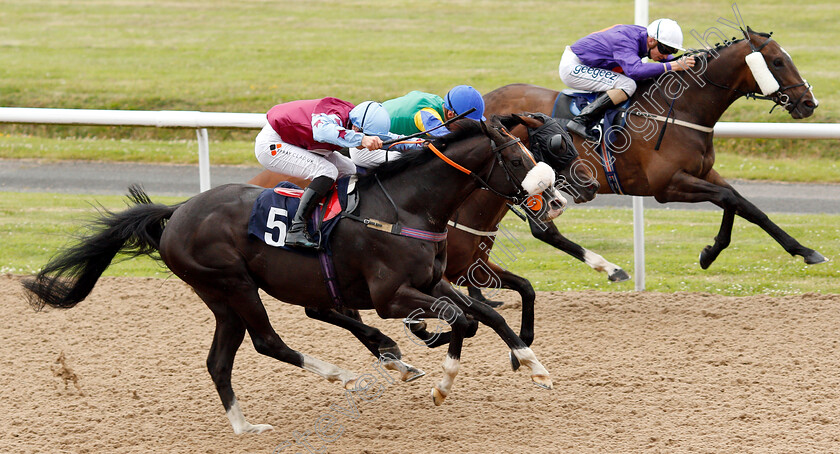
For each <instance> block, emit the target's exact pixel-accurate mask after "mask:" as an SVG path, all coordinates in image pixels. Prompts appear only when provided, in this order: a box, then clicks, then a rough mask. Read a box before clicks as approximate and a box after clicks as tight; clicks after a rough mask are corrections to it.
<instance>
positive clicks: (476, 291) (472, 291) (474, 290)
mask: <svg viewBox="0 0 840 454" xmlns="http://www.w3.org/2000/svg"><path fill="white" fill-rule="evenodd" d="M467 292H468V293H469V295H470V298H472V299H474V300H476V301H481V302H482V303H484V304H486V305H488V306H490V307H499V306H501V305H502V304H503V303H502V302H501V301H494V300H488V299H487V298H485V297H484V295H482V294H481V289H480V288H478V287H470V286H468V287H467Z"/></svg>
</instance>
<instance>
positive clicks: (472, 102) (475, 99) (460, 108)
mask: <svg viewBox="0 0 840 454" xmlns="http://www.w3.org/2000/svg"><path fill="white" fill-rule="evenodd" d="M443 107H446V108H447V109H449V110H451V111H453V112H455V114H456V115H460V114H461V113H463V112H466V111H468V110H470V109H471V108H473V107H475V111H474V112H473V113H471V114H469V115H467V118H470V119H473V120H475V121H485V120H487V119H486V118H484V98H482V97H481V93H479V92H478V90H476V89H475V88H473V87H471V86H469V85H458V86H457V87H455V88H453V89H452V90H449V93H447V94H446V97H445V98H444V99H443Z"/></svg>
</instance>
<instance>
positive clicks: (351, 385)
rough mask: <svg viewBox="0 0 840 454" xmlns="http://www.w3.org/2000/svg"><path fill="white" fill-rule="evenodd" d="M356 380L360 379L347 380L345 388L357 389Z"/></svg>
mask: <svg viewBox="0 0 840 454" xmlns="http://www.w3.org/2000/svg"><path fill="white" fill-rule="evenodd" d="M356 380H358V378H353V379H350V380H347V382H346V383H344V389H348V390H351V391H352V390H354V389H356Z"/></svg>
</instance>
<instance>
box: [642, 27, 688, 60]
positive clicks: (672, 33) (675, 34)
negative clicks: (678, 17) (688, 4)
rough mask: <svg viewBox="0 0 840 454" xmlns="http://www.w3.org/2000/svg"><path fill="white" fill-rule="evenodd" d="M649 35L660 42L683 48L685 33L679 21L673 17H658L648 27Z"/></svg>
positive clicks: (678, 48) (675, 47) (679, 48)
mask: <svg viewBox="0 0 840 454" xmlns="http://www.w3.org/2000/svg"><path fill="white" fill-rule="evenodd" d="M647 33H648V36H649V37H651V38H653V39H655V40H657V41H659V42H660V43H662V44H664V45H666V46H668V47H673V48H674V49H677V50H681V51H683V52H685V49H683V47H682V44H683V33H682V29H681V28H680V26H679V24H677V21H675V20H673V19H656V20H655V21H653V22H651V23H650V25H648V27H647Z"/></svg>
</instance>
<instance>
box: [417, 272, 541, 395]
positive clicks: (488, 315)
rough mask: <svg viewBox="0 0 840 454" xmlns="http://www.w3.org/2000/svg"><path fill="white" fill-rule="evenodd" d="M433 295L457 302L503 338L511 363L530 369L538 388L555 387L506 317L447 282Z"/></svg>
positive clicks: (437, 287) (436, 289) (465, 310)
mask: <svg viewBox="0 0 840 454" xmlns="http://www.w3.org/2000/svg"><path fill="white" fill-rule="evenodd" d="M432 294H433V295H435V296H438V297H443V298H446V299H450V300H451V301H457V302H458V303H457V305H458V307H459V308H461V309H462V310H463V311H464V312H465V313H466V314H469V315H470V316H472V318H473V319H475V320H476V321H478V322H480V323H484V324H485V325H487V326H489V327H490V328H491V329H493V331H495V332H496V334H498V335H499V337H501V338H502V340H503V341H504V342H505V344H507V346H508V347H510V349H511V362H512V363H513V361H514V358H515V359H516V362H517V364H523V365H525V366H526V367H528V368H529V369H530V370H531V380H532V381H533V382H534V383H535V384H536V385H537V386H540V387H542V388H546V389H551V388H552V387H553V385H552V382H551V377H550V376H549V374H548V370H546V368H545V367H544V366H543V365H542V364H541V363H540V362H539V360H538V359H537V357H536V355H534V352H533V351H531V348H530V347H528V345H527V344H525V342H524V341H523V340H522V339H520V338H519V337H518V336H517V335H516V333H514V332H513V330H512V329H511V328H510V326H508V324H507V322H506V321H505V319H504V317H502V316H501V315H499V313H498V312H496V311H494V310H493V308H491V307H490V306H488V305H486V304H484V303H482V302H480V301H475V300H471V299H470V298H469V297H468V296H466V295H464V294H462V293H461V292H459V291H457V290H455V289H454V288H453V287H452V285H450V284H449V283H448V282H446V281H441V282H440V283H439V284H438V285H437V286H436V287H435V289H434V291H433V293H432ZM453 331H454V328H453ZM517 368H518V366H517ZM514 370H516V369H514Z"/></svg>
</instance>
